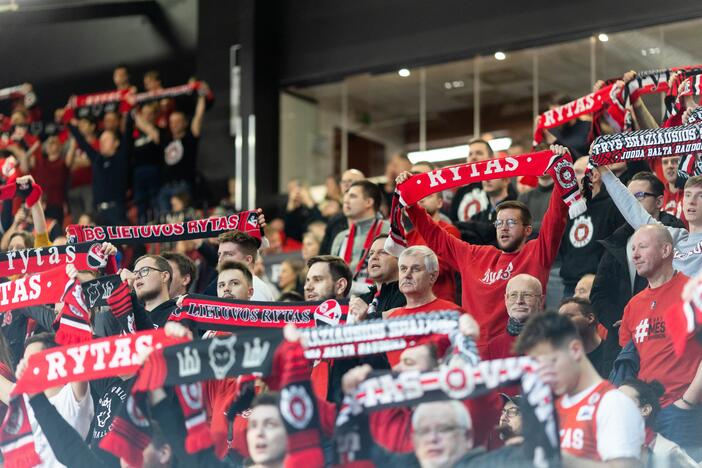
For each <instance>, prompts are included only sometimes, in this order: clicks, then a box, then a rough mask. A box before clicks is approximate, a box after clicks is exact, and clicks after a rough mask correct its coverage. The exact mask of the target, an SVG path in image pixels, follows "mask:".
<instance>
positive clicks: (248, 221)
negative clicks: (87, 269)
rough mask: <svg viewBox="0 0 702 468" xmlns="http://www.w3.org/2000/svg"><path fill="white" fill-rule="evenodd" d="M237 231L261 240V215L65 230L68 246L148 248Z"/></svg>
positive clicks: (233, 215)
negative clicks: (103, 244)
mask: <svg viewBox="0 0 702 468" xmlns="http://www.w3.org/2000/svg"><path fill="white" fill-rule="evenodd" d="M232 230H237V231H241V232H245V233H246V234H249V235H251V236H253V237H255V238H257V239H259V240H260V239H261V229H260V227H259V225H258V213H257V212H256V211H255V210H250V211H242V212H241V213H237V214H232V215H229V216H216V217H212V218H205V219H195V220H192V221H184V222H182V223H172V224H147V225H144V226H82V225H80V224H71V225H69V226H68V227H67V228H66V233H67V237H68V241H69V243H76V242H90V241H100V242H112V243H114V244H145V243H146V244H148V243H160V242H177V241H181V240H191V239H206V238H210V237H217V236H218V235H219V234H221V233H223V232H226V231H232Z"/></svg>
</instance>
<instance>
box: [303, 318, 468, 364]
mask: <svg viewBox="0 0 702 468" xmlns="http://www.w3.org/2000/svg"><path fill="white" fill-rule="evenodd" d="M458 317H459V313H458V312H457V311H437V312H430V313H419V314H414V315H410V316H406V317H398V318H394V319H387V320H384V319H377V320H367V321H364V322H361V323H358V324H355V325H343V326H336V327H317V328H308V329H305V330H302V337H303V339H302V342H303V345H304V348H305V357H306V358H307V359H338V358H348V357H361V356H367V355H369V354H381V353H386V352H388V351H397V350H401V349H405V348H408V347H411V346H414V345H415V342H414V339H416V338H419V337H423V336H427V335H435V334H442V335H448V334H449V333H451V332H452V331H453V330H456V329H457V328H458Z"/></svg>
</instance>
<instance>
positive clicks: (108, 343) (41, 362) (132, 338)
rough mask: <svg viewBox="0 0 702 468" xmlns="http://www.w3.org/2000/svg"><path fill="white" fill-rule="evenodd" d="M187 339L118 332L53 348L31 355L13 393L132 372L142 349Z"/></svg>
mask: <svg viewBox="0 0 702 468" xmlns="http://www.w3.org/2000/svg"><path fill="white" fill-rule="evenodd" d="M183 341H186V340H184V339H176V338H170V337H167V336H166V334H165V332H164V331H163V330H149V331H145V332H140V333H135V334H133V335H115V336H109V337H107V338H101V339H98V340H92V341H90V342H87V343H80V344H73V345H68V346H61V347H58V348H51V349H47V350H44V351H42V352H40V353H37V354H34V355H32V356H31V357H30V358H29V363H28V369H27V372H25V373H24V374H22V378H21V379H19V380H18V381H17V385H15V387H14V389H13V390H12V394H13V395H19V394H22V393H38V392H41V391H43V390H46V389H47V388H51V387H58V386H61V385H65V384H67V383H70V382H77V381H83V380H95V379H102V378H105V377H117V376H120V375H128V374H133V373H135V372H136V371H138V370H139V368H140V365H139V364H135V361H136V356H137V354H138V352H139V350H141V349H145V348H151V347H153V348H154V349H156V350H159V349H162V348H164V347H167V346H171V345H174V344H177V343H182V342H183Z"/></svg>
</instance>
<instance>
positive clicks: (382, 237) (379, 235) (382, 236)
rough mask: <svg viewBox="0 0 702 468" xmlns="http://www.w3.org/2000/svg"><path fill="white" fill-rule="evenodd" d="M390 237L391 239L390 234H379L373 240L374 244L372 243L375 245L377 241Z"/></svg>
mask: <svg viewBox="0 0 702 468" xmlns="http://www.w3.org/2000/svg"><path fill="white" fill-rule="evenodd" d="M388 237H390V234H378V235H377V236H375V237H374V238H373V242H371V244H373V243H375V241H377V240H378V239H387V238H388Z"/></svg>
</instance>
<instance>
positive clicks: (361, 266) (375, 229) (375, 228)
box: [343, 216, 383, 280]
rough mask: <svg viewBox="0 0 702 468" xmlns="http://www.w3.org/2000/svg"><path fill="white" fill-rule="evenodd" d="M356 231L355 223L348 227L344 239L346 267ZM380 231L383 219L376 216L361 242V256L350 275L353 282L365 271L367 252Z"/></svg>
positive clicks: (348, 263) (349, 261) (351, 254)
mask: <svg viewBox="0 0 702 468" xmlns="http://www.w3.org/2000/svg"><path fill="white" fill-rule="evenodd" d="M357 229H358V226H357V225H356V223H352V224H351V226H349V234H348V236H347V237H346V247H345V249H344V257H343V258H344V261H345V262H346V264H347V265H350V264H351V262H352V260H353V258H352V257H353V244H354V242H355V240H356V231H357ZM382 230H383V219H382V218H380V217H378V216H376V218H375V219H374V220H373V224H371V227H370V229H368V233H366V239H365V240H364V241H363V250H362V251H361V255H360V257H359V259H358V263H357V264H356V268H355V269H354V271H353V275H352V276H353V279H354V280H355V279H356V278H357V277H358V275H359V273H361V272H363V271H365V269H366V265H367V264H368V251H369V250H370V247H371V245H372V244H373V239H375V238H376V237H377V236H378V235H379V234H380V233H381V232H382Z"/></svg>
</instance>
